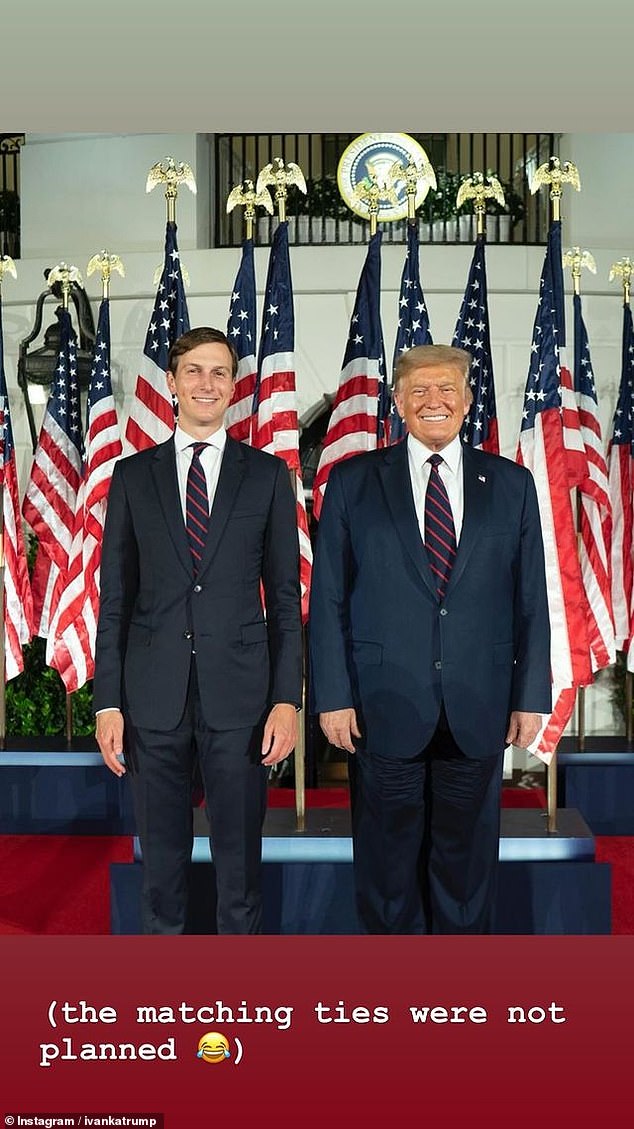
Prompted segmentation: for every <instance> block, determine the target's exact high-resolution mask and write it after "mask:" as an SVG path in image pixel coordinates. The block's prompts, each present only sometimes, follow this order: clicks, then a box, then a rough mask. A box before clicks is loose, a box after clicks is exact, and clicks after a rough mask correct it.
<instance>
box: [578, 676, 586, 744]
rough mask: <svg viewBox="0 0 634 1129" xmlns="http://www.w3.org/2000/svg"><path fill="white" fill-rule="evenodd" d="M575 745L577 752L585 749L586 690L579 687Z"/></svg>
mask: <svg viewBox="0 0 634 1129" xmlns="http://www.w3.org/2000/svg"><path fill="white" fill-rule="evenodd" d="M577 744H578V745H579V752H580V753H583V751H584V750H585V747H586V688H585V686H580V687H579V689H578V691H577Z"/></svg>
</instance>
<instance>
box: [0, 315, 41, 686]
mask: <svg viewBox="0 0 634 1129" xmlns="http://www.w3.org/2000/svg"><path fill="white" fill-rule="evenodd" d="M0 417H1V420H2V432H1V433H0V434H1V440H0V441H1V442H2V458H1V459H0V473H1V474H2V555H3V560H4V677H5V682H6V681H7V680H8V679H9V678H15V676H16V674H19V673H20V671H21V670H23V669H24V661H23V659H22V647H23V646H24V644H25V643H28V642H29V640H30V638H31V635H32V634H33V601H32V598H31V585H30V583H29V569H28V565H27V562H26V552H25V548H24V536H23V533H22V520H21V517H20V503H19V500H18V476H17V470H16V465H15V448H14V446H13V429H12V427H11V412H10V408H9V394H8V392H7V382H6V379H5V375H4V349H3V340H2V299H1V298H0Z"/></svg>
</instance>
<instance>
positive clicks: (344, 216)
mask: <svg viewBox="0 0 634 1129" xmlns="http://www.w3.org/2000/svg"><path fill="white" fill-rule="evenodd" d="M355 136H356V135H355V134H351V133H350V134H348V133H320V134H316V133H291V134H276V133H260V134H253V133H251V134H229V133H222V134H216V137H215V161H214V201H215V208H214V213H215V222H214V225H213V231H214V246H216V247H236V246H239V245H240V243H241V242H242V238H243V234H244V222H243V217H242V209H241V208H236V209H235V210H234V211H233V212H231V213H230V214H229V215H227V214H226V212H225V203H226V200H227V197H228V195H229V192H230V191H231V189H232V188H233V187H234V186H235V185H236V184H239V183H240V182H241V181H243V180H246V179H249V180H253V181H254V182H255V181H256V180H257V176H258V173H259V171H260V170H261V169H262V168H263V167H264V165H266V164H269V162H270V161H272V159H273V158H274V157H282V158H283V160H284V162H285V163H287V164H288V163H289V162H290V161H294V162H295V163H296V164H298V165H299V166H300V168H301V170H302V172H303V173H304V176H305V178H306V183H307V187H308V193H307V196H303V195H302V193H300V192H299V190H298V189H296V188H291V189H290V190H289V197H288V203H287V213H288V217H289V238H290V240H291V242H293V243H296V244H311V243H327V244H337V243H357V242H365V241H367V239H368V231H369V225H368V223H367V222H364V221H362V220H360V219H357V218H356V217H355V216H353V214H352V212H351V211H350V210H349V209H348V208H347V207H346V205H345V204H344V202H343V200H342V199H341V197H340V195H339V190H338V187H337V166H338V164H339V159H340V157H341V155H342V153H343V152H344V150H345V149H346V148H347V146H348V145H349V144H350V142H351V141H353V140H354V137H355ZM411 136H412V137H413V138H414V139H415V140H416V141H418V142H419V144H420V145H422V146H423V148H424V149H425V152H426V153H427V156H428V157H429V159H430V161H431V163H432V165H433V167H434V170H435V172H436V178H437V181H438V189H437V191H436V192H433V191H430V192H429V194H428V196H427V198H426V200H425V202H424V204H423V205H422V207H421V208H420V209H419V213H418V225H419V235H420V238H421V240H424V241H426V242H432V243H455V242H460V241H463V240H466V241H469V240H471V239H472V238H473V229H472V223H471V221H472V216H470V215H464V216H458V215H457V212H456V194H457V191H458V187H459V185H460V182H461V180H462V178H463V177H465V176H469V175H470V174H471V173H473V172H476V171H480V172H484V173H487V172H491V173H493V174H495V176H497V178H498V180H499V181H500V182H501V184H502V187H503V189H504V192H505V197H506V212H505V213H502V214H499V215H493V214H491V215H488V216H487V238H488V240H489V242H504V243H524V244H526V243H545V241H546V234H547V228H548V219H549V204H548V198H547V194H546V193H545V192H540V193H537V194H536V195H535V196H531V193H530V189H529V178H530V177H531V176H532V174H533V173H534V171H535V169H536V168H537V167H538V166H539V165H540V164H543V163H544V161H547V160H548V158H549V157H550V156H551V155H557V153H558V141H559V135H558V134H553V133H425V134H424V133H414V134H412V135H411ZM258 213H259V215H258V221H257V231H256V241H257V242H260V243H268V242H270V239H271V235H272V232H273V230H274V226H275V224H276V222H277V220H276V219H275V218H273V217H268V216H267V215H266V213H265V212H263V211H262V209H258ZM381 227H382V230H383V233H384V234H383V238H384V241H385V242H388V243H402V242H404V241H405V234H406V225H405V223H404V222H401V223H387V224H382V225H381Z"/></svg>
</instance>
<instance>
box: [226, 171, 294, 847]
mask: <svg viewBox="0 0 634 1129" xmlns="http://www.w3.org/2000/svg"><path fill="white" fill-rule="evenodd" d="M248 183H251V182H248ZM269 184H271V185H273V186H274V187H275V203H276V205H277V215H278V219H279V222H280V223H284V221H285V219H286V198H287V196H288V187H289V185H291V184H294V185H296V186H297V187H298V188H299V190H300V192H304V193H306V181H305V179H304V174H303V172H302V170H301V169H300V167H299V165H297V164H295V163H294V162H293V161H290V162H289V164H288V165H285V164H284V161H283V160H282V158H281V157H274V158H273V160H272V161H271V163H270V164H268V165H265V166H264V168H263V169H261V170H260V173H259V174H258V179H257V184H256V186H255V194H254V195H253V198H252V201H251V202H250V204H249V203H248V202H247V201H246V200H244V199H243V197H244V196H245V192H244V190H243V189H241V188H240V187H239V188H237V189H236V188H234V189H233V192H232V193H231V195H230V196H229V200H231V197H232V196H233V194H234V193H236V197H235V202H234V204H232V205H231V206H232V207H235V204H242V203H244V204H245V205H246V206H247V208H249V206H250V207H251V208H253V207H254V205H255V204H261V205H262V206H263V207H264V208H266V210H267V211H268V212H270V213H272V211H273V207H272V204H271V206H270V207H269V204H270V202H271V197H270V194H269V192H268V190H267V185H269ZM248 194H249V196H251V195H252V185H251V189H250V190H248ZM267 199H268V203H267ZM229 200H228V201H227V211H230V208H229ZM245 219H246V220H247V223H248V220H249V217H248V211H245ZM252 221H253V217H251V222H252ZM247 233H248V228H247ZM288 473H289V475H290V480H291V488H292V490H293V494H294V496H295V500H296V501H297V476H296V474H295V472H294V471H292V470H291V468H290V467H289V470H288ZM303 651H304V654H303V661H304V666H305V643H304V647H303ZM305 710H306V678H305V676H304V677H303V678H302V708H301V710H300V711H299V715H298V718H297V744H296V746H295V752H294V754H293V760H294V766H295V824H296V829H297V831H304V830H305V827H306V723H305V718H306V712H305Z"/></svg>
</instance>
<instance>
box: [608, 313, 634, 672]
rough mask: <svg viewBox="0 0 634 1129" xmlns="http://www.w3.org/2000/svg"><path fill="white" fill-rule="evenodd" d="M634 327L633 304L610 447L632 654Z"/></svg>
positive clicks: (623, 645)
mask: <svg viewBox="0 0 634 1129" xmlns="http://www.w3.org/2000/svg"><path fill="white" fill-rule="evenodd" d="M633 399H634V328H633V326H632V310H631V308H630V306H629V303H626V304H625V305H624V306H623V337H622V349H621V382H620V385H619V394H618V399H617V404H616V410H615V412H614V420H613V423H612V437H611V439H610V443H609V445H608V477H609V487H610V498H611V501H612V604H613V609H614V626H615V632H616V648H617V650H618V651H623V650H625V651H628V653H629V651H630V649H631V648H630V646H629V644H630V639H631V637H632V629H631V615H632V613H631V605H632V596H633V585H632V533H633V521H632V507H633V505H634V468H633V464H632V459H633V457H634V420H633V418H632V408H633V403H632V401H633Z"/></svg>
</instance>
